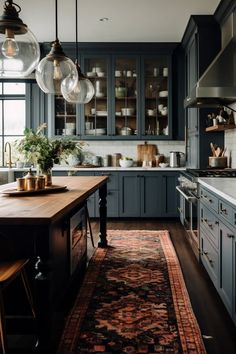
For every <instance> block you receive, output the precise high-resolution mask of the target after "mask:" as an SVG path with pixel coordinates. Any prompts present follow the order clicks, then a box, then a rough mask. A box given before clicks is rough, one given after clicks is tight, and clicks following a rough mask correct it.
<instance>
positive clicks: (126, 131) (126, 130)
mask: <svg viewBox="0 0 236 354" xmlns="http://www.w3.org/2000/svg"><path fill="white" fill-rule="evenodd" d="M120 134H121V135H131V134H132V129H131V128H130V127H123V128H121V130H120Z"/></svg>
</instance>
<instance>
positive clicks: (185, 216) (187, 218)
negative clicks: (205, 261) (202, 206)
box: [176, 168, 236, 258]
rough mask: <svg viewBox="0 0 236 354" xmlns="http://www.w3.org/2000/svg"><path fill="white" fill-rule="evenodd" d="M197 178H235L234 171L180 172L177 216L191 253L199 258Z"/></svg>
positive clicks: (195, 170)
mask: <svg viewBox="0 0 236 354" xmlns="http://www.w3.org/2000/svg"><path fill="white" fill-rule="evenodd" d="M199 177H219V178H223V177H236V169H229V168H225V169H205V170H199V169H186V171H181V174H180V177H179V185H178V186H177V187H176V189H177V190H178V192H179V194H180V204H179V215H180V221H181V223H182V224H183V226H184V227H185V229H186V231H187V235H188V239H189V242H190V244H191V246H192V249H193V252H194V254H195V255H196V257H197V258H199V233H198V230H199V227H198V199H199V192H198V189H199V187H198V182H197V181H198V178H199Z"/></svg>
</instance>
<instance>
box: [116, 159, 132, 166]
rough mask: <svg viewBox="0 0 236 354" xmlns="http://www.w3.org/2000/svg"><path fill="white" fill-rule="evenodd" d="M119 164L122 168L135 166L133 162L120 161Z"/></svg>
mask: <svg viewBox="0 0 236 354" xmlns="http://www.w3.org/2000/svg"><path fill="white" fill-rule="evenodd" d="M119 164H120V166H121V167H125V168H127V167H131V166H133V160H126V159H119Z"/></svg>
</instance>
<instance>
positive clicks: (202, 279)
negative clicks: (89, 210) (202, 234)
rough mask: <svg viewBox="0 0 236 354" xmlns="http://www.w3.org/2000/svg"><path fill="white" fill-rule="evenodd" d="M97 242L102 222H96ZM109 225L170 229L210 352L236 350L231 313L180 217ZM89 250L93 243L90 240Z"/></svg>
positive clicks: (220, 353) (232, 352)
mask: <svg viewBox="0 0 236 354" xmlns="http://www.w3.org/2000/svg"><path fill="white" fill-rule="evenodd" d="M92 225H93V235H94V239H95V244H96V242H97V234H98V229H97V227H98V225H97V223H94V222H93V223H92ZM107 229H120V230H127V229H145V230H169V232H170V236H171V239H172V242H173V244H174V247H175V250H176V253H177V255H178V258H179V262H180V265H181V268H182V272H183V276H184V279H185V283H186V287H187V290H188V293H189V297H190V300H191V303H192V307H193V310H194V313H195V315H196V318H197V320H198V323H199V326H200V329H201V333H202V335H203V336H204V343H205V347H206V350H207V353H208V354H235V353H236V327H235V326H234V324H233V322H232V320H231V318H230V316H229V315H228V313H227V311H226V309H225V307H224V305H223V303H222V301H221V299H220V297H219V296H218V294H217V292H216V290H215V288H214V286H213V284H212V282H211V280H210V278H209V277H208V275H207V273H206V271H205V270H204V268H203V266H202V265H201V264H200V263H199V262H198V261H197V259H196V257H195V255H194V253H193V252H192V249H191V247H190V246H189V243H188V241H187V239H186V235H185V230H184V228H183V226H182V225H181V224H180V222H179V221H178V220H177V219H173V220H172V219H171V220H170V219H167V220H165V219H161V220H153V219H151V220H145V219H133V220H130V219H129V220H109V221H108V225H107ZM88 245H89V250H88V251H89V254H91V252H92V249H91V243H90V242H89V240H88Z"/></svg>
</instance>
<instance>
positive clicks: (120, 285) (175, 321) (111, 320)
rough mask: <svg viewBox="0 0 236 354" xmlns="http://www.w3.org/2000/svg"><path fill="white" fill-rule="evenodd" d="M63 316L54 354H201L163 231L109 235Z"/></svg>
mask: <svg viewBox="0 0 236 354" xmlns="http://www.w3.org/2000/svg"><path fill="white" fill-rule="evenodd" d="M108 238H109V247H108V248H106V249H97V250H96V252H95V254H94V256H93V258H92V259H91V261H90V263H89V266H88V269H87V273H86V276H85V279H84V283H83V285H82V288H81V290H80V293H79V294H78V297H77V299H76V302H75V305H74V308H73V309H72V311H71V313H70V315H69V316H68V319H67V323H66V326H65V330H64V333H63V335H62V338H61V343H60V345H59V350H58V354H72V353H73V354H84V353H104V354H110V353H116V354H123V353H125V354H126V353H128V354H137V353H152V354H154V353H176V354H179V353H191V354H196V353H205V349H204V344H203V341H202V337H201V333H200V330H199V327H198V324H197V321H196V318H195V316H194V314H193V311H192V307H191V304H190V300H189V296H188V293H187V290H186V287H185V283H184V279H183V275H182V272H181V269H180V265H179V261H178V259H177V256H176V253H175V250H174V247H173V245H172V242H171V240H170V237H169V233H168V231H150V230H149V231H146V230H132V231H123V230H110V231H108Z"/></svg>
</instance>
